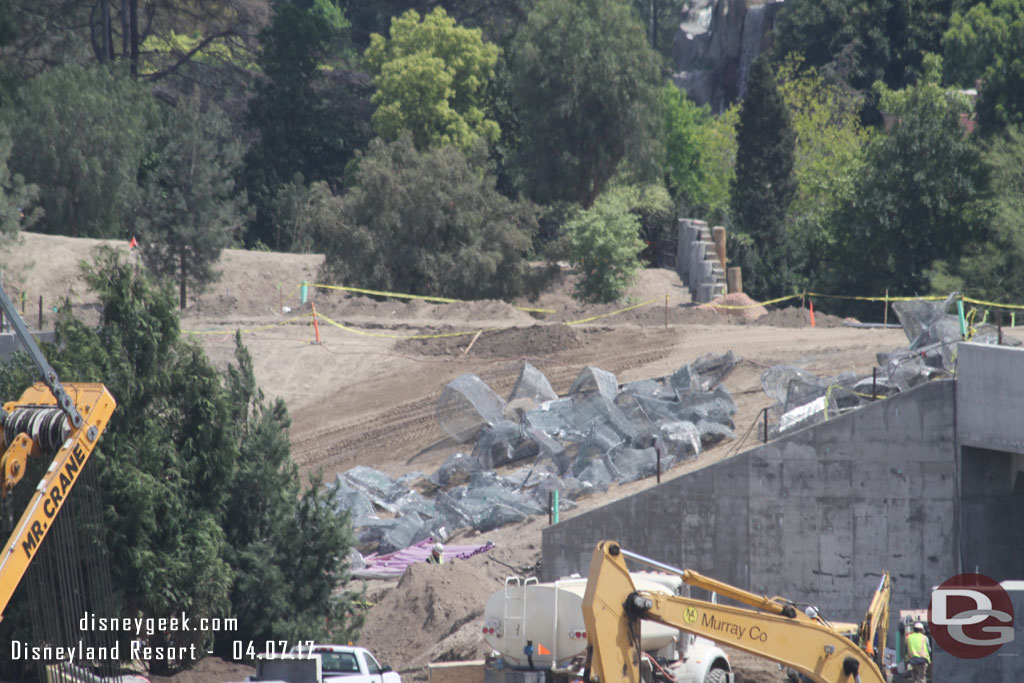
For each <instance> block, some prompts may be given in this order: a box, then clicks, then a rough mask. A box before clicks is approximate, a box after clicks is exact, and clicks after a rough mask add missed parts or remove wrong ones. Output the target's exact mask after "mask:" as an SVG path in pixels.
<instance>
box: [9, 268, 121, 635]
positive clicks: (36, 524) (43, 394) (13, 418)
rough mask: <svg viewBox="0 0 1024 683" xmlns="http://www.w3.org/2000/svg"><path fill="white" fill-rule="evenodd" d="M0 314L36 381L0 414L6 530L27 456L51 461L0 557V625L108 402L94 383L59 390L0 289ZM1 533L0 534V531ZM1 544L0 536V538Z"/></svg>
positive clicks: (105, 419) (103, 422)
mask: <svg viewBox="0 0 1024 683" xmlns="http://www.w3.org/2000/svg"><path fill="white" fill-rule="evenodd" d="M0 311H3V313H4V315H5V316H6V318H7V319H8V320H9V321H10V324H11V328H12V329H13V330H14V332H15V333H16V334H17V336H18V338H19V339H21V342H22V344H24V346H25V348H26V350H27V351H28V354H29V356H30V357H31V358H32V361H33V362H34V363H35V365H36V367H37V368H38V370H39V372H40V374H41V375H42V377H43V381H42V382H37V383H36V384H34V385H32V386H31V387H29V388H28V389H26V390H25V392H24V393H23V394H22V395H21V398H19V399H18V400H17V401H11V402H8V403H5V404H4V405H3V408H2V409H0V453H3V455H2V456H0V495H2V496H3V501H2V506H0V507H2V508H3V511H4V517H5V518H6V521H7V525H8V526H10V525H11V524H12V523H13V521H14V518H13V512H14V511H13V509H12V508H11V502H10V494H11V491H12V490H13V489H14V486H15V485H16V484H17V483H18V482H19V481H21V480H22V479H23V478H24V476H25V472H26V469H27V467H28V459H29V458H33V457H43V458H51V457H52V460H51V462H50V466H49V468H48V469H47V470H46V473H45V474H44V475H43V477H42V479H41V480H40V481H39V484H38V485H37V486H36V490H35V493H34V494H33V495H32V498H31V500H29V503H28V505H27V506H26V507H25V510H24V512H23V514H22V515H21V518H20V519H19V520H18V523H17V524H13V530H12V531H11V535H10V538H8V539H7V542H6V544H5V545H4V546H3V549H2V551H0V552H2V554H0V619H3V613H4V610H6V609H7V603H8V602H10V599H11V596H12V595H13V594H14V591H15V589H16V588H17V587H18V584H19V583H20V582H21V579H22V577H23V576H24V575H25V571H26V570H27V569H28V567H29V564H30V563H31V562H32V559H33V558H34V557H35V555H36V553H37V552H38V551H39V547H40V544H41V543H42V542H43V539H44V538H46V534H47V533H48V532H49V531H50V529H51V528H53V523H54V519H55V518H56V516H57V513H59V512H60V510H61V508H62V507H63V506H64V504H65V503H66V502H67V499H68V495H69V494H70V493H71V489H72V488H73V487H74V485H75V482H76V481H78V478H79V476H80V475H81V472H82V468H83V467H84V466H85V464H86V462H87V461H88V460H89V456H90V455H92V452H93V449H94V448H95V447H96V442H97V441H98V440H99V438H100V435H101V434H102V433H103V430H104V429H105V428H106V427H107V424H108V423H109V421H110V416H111V415H112V414H113V412H114V407H115V405H116V404H115V401H114V398H113V397H112V396H111V395H110V392H109V391H107V388H106V387H105V386H103V385H102V384H91V383H69V384H67V385H62V384H61V383H60V380H59V379H58V378H57V373H56V372H54V370H53V368H52V367H50V364H49V363H48V362H47V361H46V358H45V357H44V356H43V354H42V352H41V351H40V350H39V347H38V346H37V345H36V343H35V340H34V339H33V338H32V335H31V334H29V331H28V328H26V327H25V323H24V322H23V321H22V320H21V317H20V316H19V315H18V312H17V311H16V310H15V307H14V304H13V303H12V302H11V300H10V299H9V298H8V297H7V294H6V293H5V292H4V291H3V288H0ZM0 528H2V527H0ZM0 537H2V535H0Z"/></svg>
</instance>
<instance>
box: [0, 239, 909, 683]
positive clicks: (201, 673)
mask: <svg viewBox="0 0 1024 683" xmlns="http://www.w3.org/2000/svg"><path fill="white" fill-rule="evenodd" d="M97 244H99V241H98V240H83V239H78V240H73V239H70V238H63V237H52V236H41V235H25V236H24V239H23V240H22V242H21V243H20V244H17V245H15V246H13V247H10V248H8V249H6V250H5V252H4V253H3V254H0V267H3V268H4V274H5V280H4V284H5V288H6V289H7V291H8V293H9V294H12V295H16V294H19V293H20V292H21V291H25V292H26V294H27V298H28V302H29V304H30V306H29V307H28V315H27V316H26V317H27V318H28V321H29V324H30V325H33V326H34V325H35V323H36V322H37V321H36V320H35V316H34V315H33V311H34V309H33V308H32V306H31V304H32V303H33V302H37V300H38V297H39V296H40V295H42V296H43V297H44V301H45V302H50V301H55V300H57V299H59V298H62V297H70V300H71V302H72V304H73V305H74V306H75V310H76V311H77V312H80V314H81V315H82V317H84V318H86V319H90V316H91V319H93V320H94V319H95V318H96V316H97V312H96V299H95V297H94V296H93V295H91V294H90V293H88V292H87V291H85V287H84V286H83V285H82V282H81V279H80V276H79V275H78V270H77V266H76V263H77V262H78V261H79V260H82V259H86V260H87V259H89V257H90V250H91V249H92V248H93V247H94V246H95V245H97ZM114 245H115V246H117V247H118V248H121V249H125V250H126V247H125V245H123V244H114ZM129 258H135V256H133V255H130V256H129ZM321 260H322V257H321V256H318V255H294V254H274V253H266V252H262V253H260V252H245V251H236V250H227V251H225V252H224V255H223V257H222V260H221V265H220V270H222V272H223V277H222V279H221V280H220V281H219V282H217V283H215V284H214V285H213V286H211V287H210V288H209V290H208V291H207V292H205V293H203V294H201V295H200V296H198V297H197V298H196V299H195V300H193V301H191V302H190V304H189V307H188V308H187V309H186V310H185V311H184V315H183V319H182V327H183V328H184V329H185V330H186V333H187V334H189V335H190V336H191V338H193V339H195V340H196V342H197V343H199V344H201V345H202V346H203V348H204V349H205V350H206V352H207V353H208V355H209V356H210V358H211V359H212V360H213V362H214V363H216V364H217V365H218V366H221V367H223V366H225V365H226V364H227V363H228V362H230V361H231V360H232V358H233V350H234V345H233V341H232V340H233V334H234V332H235V330H237V329H241V330H243V333H244V334H243V337H244V341H245V344H246V345H247V346H248V348H249V350H250V351H251V353H252V355H253V358H254V364H255V372H256V377H257V380H258V381H259V382H260V384H261V385H262V387H263V389H264V391H265V392H266V394H267V395H268V396H280V397H282V398H284V399H285V400H286V401H287V402H288V405H289V408H290V411H291V415H292V418H293V426H292V429H291V441H292V454H293V457H294V458H295V460H296V461H297V462H298V463H299V465H300V467H301V469H302V471H303V472H304V473H310V472H313V471H314V470H318V469H322V470H323V473H324V475H325V477H327V478H332V477H333V476H334V474H335V473H337V472H343V471H345V470H347V469H348V468H350V467H352V466H354V465H360V464H362V465H369V466H373V467H376V468H379V469H382V470H384V471H386V472H388V473H390V474H392V475H398V474H403V473H406V472H409V471H413V470H417V471H423V472H430V471H432V470H433V469H434V468H436V467H437V466H438V465H439V464H440V463H441V462H443V460H444V458H445V457H447V455H449V454H450V453H452V452H454V451H455V450H456V449H457V445H454V444H451V443H450V442H448V441H446V440H445V434H444V433H443V432H442V430H441V429H440V427H439V426H438V424H437V421H436V419H435V416H434V408H435V403H436V401H437V398H438V397H439V395H440V393H441V390H442V389H443V388H444V386H445V384H446V383H448V382H449V381H451V380H452V379H454V378H455V377H457V376H458V375H460V374H462V373H466V372H473V373H476V374H478V375H479V376H480V377H481V378H482V379H483V380H484V381H486V382H487V383H488V384H490V385H491V387H493V388H494V389H495V390H496V391H497V392H498V393H499V394H500V393H503V392H506V393H507V392H508V391H509V390H510V389H511V387H512V384H513V383H514V381H515V379H516V377H517V374H518V372H519V367H520V364H521V362H522V361H523V360H528V361H530V362H531V363H532V364H533V365H535V366H536V367H538V368H539V369H541V370H542V371H543V372H544V373H545V374H547V376H548V378H549V379H550V381H551V384H552V385H553V387H554V388H555V390H556V391H559V392H565V391H566V390H567V389H568V388H569V386H570V384H571V383H572V381H573V379H574V378H575V377H576V375H577V374H578V373H579V371H580V370H581V369H582V368H583V367H584V366H585V365H596V366H598V367H601V368H604V369H606V370H610V371H612V372H614V373H616V374H617V376H618V378H619V379H620V381H629V380H635V379H641V378H646V377H659V376H663V375H666V374H669V373H671V372H673V371H675V370H677V369H678V368H679V367H680V366H682V365H683V364H685V363H687V362H690V361H692V360H693V359H695V358H696V357H697V356H699V355H701V354H704V353H709V352H714V353H721V352H724V351H726V350H729V349H731V350H732V351H734V352H735V353H736V354H737V355H739V356H740V357H742V359H743V362H742V363H741V364H740V365H739V366H738V367H737V368H736V370H735V371H734V372H733V374H732V375H731V376H730V377H729V378H728V379H727V380H726V381H725V385H726V387H727V388H728V389H729V390H730V391H731V392H732V394H733V396H734V397H735V398H736V401H737V405H738V409H739V410H738V413H737V414H736V416H735V418H734V419H735V422H736V427H737V429H736V431H737V434H738V435H740V436H743V435H744V434H747V433H748V430H749V432H750V433H749V434H748V435H747V438H746V440H738V441H734V442H727V443H725V444H722V445H720V446H718V447H717V448H714V449H711V450H709V451H707V452H705V453H704V454H702V455H701V456H700V457H699V458H698V459H697V460H696V461H693V462H690V463H687V464H686V465H684V466H681V467H678V468H676V469H674V470H672V471H671V472H670V473H669V474H668V476H669V477H677V476H681V475H682V474H683V473H685V472H686V471H691V470H692V469H695V468H697V467H703V466H705V465H707V464H708V463H712V462H715V461H717V460H720V459H722V458H725V457H728V456H729V455H731V454H733V453H735V452H737V451H738V450H739V449H741V448H743V447H747V446H749V445H751V444H752V443H754V442H755V441H756V438H757V436H756V433H755V432H756V430H753V429H751V427H752V426H753V425H754V423H755V422H756V421H757V419H758V415H759V412H760V410H761V409H762V408H764V407H766V406H767V405H769V403H770V401H769V399H768V398H767V397H766V396H765V395H764V393H763V392H762V391H761V386H760V375H761V373H762V372H763V370H764V369H765V368H767V367H769V366H771V365H774V364H777V363H788V364H797V365H801V366H803V367H805V368H807V369H808V370H811V371H813V372H817V373H820V374H835V373H838V372H841V371H845V370H854V371H861V372H869V371H870V368H871V366H872V364H873V362H874V357H875V353H877V352H878V351H883V350H890V349H893V348H896V347H899V346H903V345H905V344H906V338H905V337H904V335H903V333H902V332H901V331H898V330H858V329H851V328H847V327H841V326H840V325H841V321H840V319H838V318H835V317H834V316H829V315H827V314H826V313H825V312H824V311H822V310H820V309H818V310H816V319H817V320H816V322H817V324H818V326H817V327H816V328H811V327H809V325H808V316H807V312H806V311H803V310H801V309H800V308H799V307H797V308H789V309H782V310H770V311H769V312H768V313H767V314H766V315H763V316H760V317H758V318H757V319H756V320H748V319H746V317H744V316H735V315H726V314H723V313H718V312H715V311H713V310H706V309H698V308H697V307H696V306H694V305H692V304H691V303H690V301H689V296H688V294H687V293H686V291H685V290H684V289H683V288H682V286H681V284H680V282H679V279H678V278H677V277H676V275H675V274H674V273H673V272H671V271H667V270H647V271H644V272H643V273H642V274H641V276H640V278H639V280H638V282H637V284H636V286H635V287H634V288H633V289H632V290H631V291H630V292H629V295H628V297H627V300H626V302H625V303H624V304H620V306H626V305H633V304H640V303H644V302H649V301H651V300H653V302H652V303H649V304H648V305H645V306H642V307H639V308H636V309H634V310H631V311H628V312H625V313H621V314H618V315H612V316H607V317H601V318H598V319H596V320H593V321H590V322H586V323H581V324H576V325H566V324H564V323H566V322H571V321H577V320H581V319H586V318H591V317H593V316H598V315H604V314H607V313H609V312H612V311H614V310H615V309H616V308H617V307H616V306H614V305H608V306H597V307H591V306H582V305H580V304H579V303H577V302H576V301H575V300H573V299H572V298H571V296H570V292H571V286H572V283H573V278H574V276H573V275H572V274H571V273H569V272H563V273H562V275H561V277H560V281H559V282H558V283H557V286H556V288H555V289H554V290H553V291H552V292H550V293H548V294H545V295H543V296H542V297H541V298H540V300H539V301H536V302H527V301H521V302H514V303H516V304H518V305H521V306H533V307H540V308H547V309H551V310H553V311H554V312H553V313H547V314H536V313H534V314H531V313H528V312H525V311H522V310H520V309H518V308H516V307H514V306H513V305H510V304H506V303H503V302H497V301H480V302H472V303H455V304H432V303H425V302H421V301H412V302H404V301H401V300H397V299H386V300H375V299H370V298H366V297H361V296H349V295H347V294H345V293H343V292H338V291H330V290H323V289H316V288H313V289H311V290H310V292H311V293H310V303H307V304H305V305H302V304H300V303H299V298H298V296H299V292H298V285H299V283H301V282H302V281H304V280H306V281H314V280H315V277H316V269H317V267H318V266H319V264H320V262H321ZM313 304H315V306H316V310H317V312H318V314H319V317H318V319H317V322H318V325H319V332H317V330H316V329H315V328H314V325H313V317H312V305H313ZM51 320H52V316H49V317H47V319H46V321H44V327H45V326H48V325H52V322H51ZM479 330H483V331H482V332H481V333H480V334H479V335H478V336H477V337H476V339H475V341H473V343H472V347H471V348H469V349H468V351H467V347H468V346H470V342H471V341H472V340H473V339H474V335H475V333H476V332H477V331H479ZM453 332H463V333H466V334H463V335H461V336H449V337H437V338H428V339H411V338H410V337H415V336H422V335H440V334H451V333H453ZM318 333H319V336H320V339H321V343H320V344H316V343H313V342H314V341H315V337H316V335H317V334H318ZM653 484H654V482H653V480H643V481H639V482H633V483H631V484H628V485H624V486H618V487H615V488H613V489H612V490H610V491H609V492H608V493H607V494H604V495H602V496H595V497H593V498H591V499H589V500H584V501H581V504H580V505H579V507H578V508H577V509H576V510H574V511H571V512H569V513H567V514H566V515H565V516H566V517H571V516H573V515H575V514H579V513H581V512H583V511H586V510H589V509H593V508H595V507H598V506H600V505H603V504H605V503H607V502H609V501H610V500H614V499H616V498H619V497H622V496H626V495H630V494H632V493H635V492H637V491H640V490H642V489H643V488H645V487H648V486H652V485H653ZM546 523H547V519H546V518H541V517H535V518H533V519H530V520H527V521H525V522H523V523H522V524H519V525H515V526H512V527H506V528H504V529H500V530H497V531H495V532H491V533H489V534H487V535H486V539H490V540H492V541H494V542H495V543H496V544H497V546H498V547H497V549H495V550H494V551H492V552H491V553H488V554H485V555H482V556H479V557H478V558H474V559H473V560H471V561H467V562H466V563H465V565H464V566H462V567H459V566H455V565H453V566H451V567H445V568H444V570H443V571H440V572H438V571H434V572H433V573H429V572H425V571H423V570H422V569H421V568H416V570H415V571H413V572H411V573H410V574H409V576H407V577H406V579H404V580H403V581H402V582H400V583H399V584H398V585H397V586H395V585H393V584H390V585H386V584H378V585H371V586H369V589H370V595H371V596H372V597H373V600H374V602H376V606H375V607H374V608H373V609H372V610H371V612H370V614H369V617H368V621H367V626H366V629H365V631H364V634H363V637H362V643H364V644H366V645H367V646H369V647H371V648H373V649H374V650H376V651H378V652H379V653H381V654H382V656H383V658H384V659H385V660H389V661H388V662H387V663H389V664H391V665H392V666H395V667H396V668H397V669H399V670H401V671H402V672H403V673H404V674H406V675H407V676H411V677H414V678H422V677H423V676H424V674H425V670H424V666H425V664H426V663H427V662H429V661H434V660H438V659H444V660H449V659H454V658H461V657H472V656H479V655H481V654H484V653H483V652H482V651H481V648H482V643H481V641H480V639H479V638H477V637H476V633H478V632H479V629H480V627H481V622H482V620H481V615H482V610H483V602H484V600H485V599H486V597H487V596H488V595H490V593H492V592H493V591H495V590H497V589H498V588H499V587H500V585H501V581H502V579H503V578H504V576H506V575H507V574H509V573H511V570H510V569H509V566H511V567H515V568H517V569H518V570H519V571H523V572H529V570H530V569H531V568H533V567H536V566H537V565H538V563H539V561H540V539H541V530H542V529H543V526H544V525H545V524H546ZM456 538H457V539H458V540H464V539H472V538H478V539H480V540H484V538H485V537H482V536H480V535H479V534H476V533H474V532H462V533H461V534H460V535H458V536H457V537H456ZM623 540H628V539H623ZM506 565H508V566H506ZM423 569H425V568H423ZM407 626H408V627H413V628H407ZM396 629H398V630H400V631H401V633H402V636H401V637H399V636H398V635H396ZM385 655H386V656H385ZM736 668H737V670H738V671H739V673H740V674H741V675H740V676H739V677H738V679H737V680H742V681H747V682H750V683H765V682H766V681H770V680H772V681H773V680H781V679H780V678H778V675H777V668H775V667H774V665H770V664H767V665H766V664H763V663H761V662H759V661H757V660H756V659H754V658H750V657H747V656H746V655H741V656H738V657H737V658H736ZM240 675H241V676H243V677H244V675H245V674H244V673H240V670H238V669H237V668H234V665H230V664H228V663H220V664H217V663H216V662H213V661H209V662H204V663H203V664H201V665H200V667H198V668H197V669H196V670H195V671H193V672H190V673H185V674H181V675H179V676H177V677H176V678H175V680H176V681H177V682H178V683H193V682H194V681H200V680H203V681H226V680H241V678H240Z"/></svg>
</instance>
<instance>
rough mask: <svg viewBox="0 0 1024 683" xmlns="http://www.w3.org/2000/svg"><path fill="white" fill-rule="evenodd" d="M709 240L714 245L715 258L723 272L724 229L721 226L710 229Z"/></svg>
mask: <svg viewBox="0 0 1024 683" xmlns="http://www.w3.org/2000/svg"><path fill="white" fill-rule="evenodd" d="M711 239H712V241H713V242H714V243H715V256H717V257H718V262H719V263H721V264H722V270H725V269H726V268H725V228H723V227H722V226H721V225H716V226H715V227H713V228H711Z"/></svg>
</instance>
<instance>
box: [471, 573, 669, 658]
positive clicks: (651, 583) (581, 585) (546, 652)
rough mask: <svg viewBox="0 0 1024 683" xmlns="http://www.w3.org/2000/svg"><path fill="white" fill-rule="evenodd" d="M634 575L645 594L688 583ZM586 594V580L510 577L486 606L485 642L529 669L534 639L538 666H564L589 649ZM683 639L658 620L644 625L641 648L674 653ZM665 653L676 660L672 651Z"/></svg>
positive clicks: (534, 655) (645, 622)
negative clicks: (528, 648)
mask: <svg viewBox="0 0 1024 683" xmlns="http://www.w3.org/2000/svg"><path fill="white" fill-rule="evenodd" d="M630 576H631V577H632V579H633V584H634V585H635V586H636V587H637V589H638V590H643V591H651V592H657V593H666V594H674V593H676V592H677V591H678V590H679V586H681V585H682V579H680V578H679V577H678V576H673V575H671V574H660V573H653V572H630ZM586 590H587V580H586V579H585V578H580V577H569V578H564V579H559V580H558V581H555V582H553V583H539V582H537V580H536V579H526V580H522V579H520V578H519V577H509V578H508V579H506V580H505V587H504V588H503V589H501V590H499V591H498V592H497V593H495V594H494V595H492V596H491V597H490V599H489V600H488V601H487V605H486V606H485V607H484V634H483V635H484V640H485V641H486V642H487V645H488V646H489V647H490V648H491V649H493V650H495V651H497V652H498V653H499V654H500V655H501V657H502V659H504V660H505V662H506V664H509V665H511V666H514V667H522V668H525V667H527V666H529V661H528V658H527V655H526V654H525V652H524V648H526V646H527V642H528V641H532V643H533V666H534V668H536V669H550V668H563V667H564V666H565V665H567V664H568V662H569V660H571V659H572V658H573V657H577V656H580V655H583V654H584V653H585V652H586V649H587V633H586V628H585V627H584V625H583V594H584V593H585V592H586ZM678 641H679V631H678V630H677V629H674V628H671V627H669V626H665V625H663V624H658V623H655V622H652V621H643V622H641V624H640V645H641V647H642V648H643V649H644V651H646V652H652V653H653V652H660V651H662V650H667V649H669V648H673V649H674V646H675V645H676V643H677V642H678ZM660 654H662V655H664V656H667V658H668V659H674V657H673V656H672V654H671V653H670V652H667V651H666V652H660Z"/></svg>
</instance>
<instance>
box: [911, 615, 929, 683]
mask: <svg viewBox="0 0 1024 683" xmlns="http://www.w3.org/2000/svg"><path fill="white" fill-rule="evenodd" d="M931 663H932V653H931V646H930V645H929V644H928V636H926V635H925V634H924V624H923V623H921V622H920V621H919V622H917V623H916V624H914V630H913V631H912V632H911V633H908V634H907V664H909V665H910V670H911V671H912V672H913V674H914V683H925V678H926V677H927V676H928V665H929V664H931Z"/></svg>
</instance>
